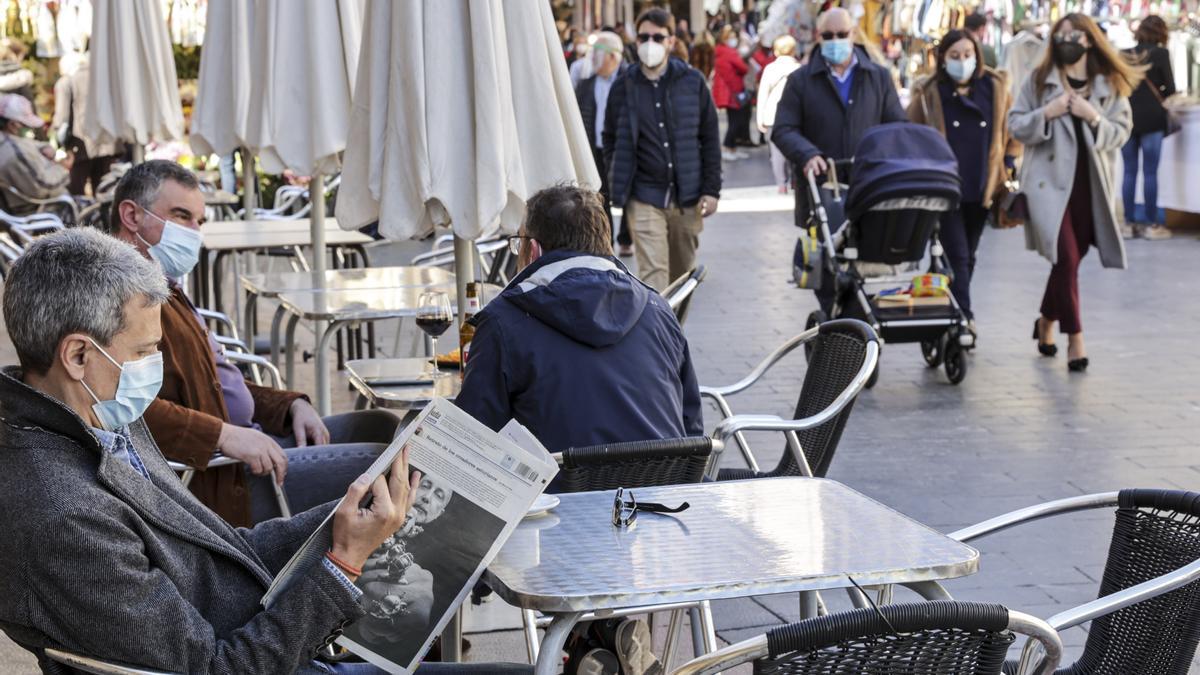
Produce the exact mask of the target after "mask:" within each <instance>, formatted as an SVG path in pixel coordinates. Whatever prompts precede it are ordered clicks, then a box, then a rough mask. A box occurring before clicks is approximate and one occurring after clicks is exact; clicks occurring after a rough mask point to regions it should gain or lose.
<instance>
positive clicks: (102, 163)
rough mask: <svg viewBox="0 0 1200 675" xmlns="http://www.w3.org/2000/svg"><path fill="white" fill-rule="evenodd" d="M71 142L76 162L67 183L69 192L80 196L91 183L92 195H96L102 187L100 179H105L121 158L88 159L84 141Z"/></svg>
mask: <svg viewBox="0 0 1200 675" xmlns="http://www.w3.org/2000/svg"><path fill="white" fill-rule="evenodd" d="M71 141H72V142H71V143H70V145H69V149H70V150H71V151H72V152H74V153H75V162H74V163H73V164H72V165H71V173H70V176H71V177H70V181H69V182H68V183H67V192H69V193H71V194H73V195H75V196H80V195H82V194H84V187H85V186H86V185H87V184H88V183H89V182H90V183H91V184H92V193H93V194H95V192H96V189H97V188H98V187H100V179H101V178H104V174H106V173H108V170H109V169H111V168H112V165H113V163H114V162H116V161H117V160H118V159H120V156H119V155H105V156H103V157H88V154H87V149H86V148H85V147H84V145H83V141H80V140H78V139H71Z"/></svg>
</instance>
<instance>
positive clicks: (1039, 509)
mask: <svg viewBox="0 0 1200 675" xmlns="http://www.w3.org/2000/svg"><path fill="white" fill-rule="evenodd" d="M1117 494H1118V493H1116V492H1100V493H1096V494H1090V495H1083V496H1080V497H1067V498H1066V499H1056V500H1054V501H1052V502H1045V503H1043V504H1037V505H1035V506H1027V507H1025V508H1023V509H1017V510H1016V511H1010V512H1009V513H1006V514H1004V515H1002V516H996V517H995V518H991V519H988V520H985V521H983V522H982V523H977V524H975V525H971V526H970V527H964V528H963V529H961V530H956V531H954V532H951V533H950V534H948V535H946V536H947V537H950V538H951V539H954V540H957V541H961V542H963V543H966V542H969V541H971V540H972V539H978V538H980V537H985V536H987V535H989V534H995V533H997V532H1001V531H1004V530H1007V529H1008V528H1010V527H1015V526H1017V525H1023V524H1025V523H1030V522H1033V521H1035V520H1041V519H1042V518H1049V517H1050V516H1058V515H1062V514H1064V513H1074V512H1076V511H1088V510H1091V509H1100V508H1105V507H1114V506H1116V505H1117Z"/></svg>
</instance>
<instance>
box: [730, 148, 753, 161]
mask: <svg viewBox="0 0 1200 675" xmlns="http://www.w3.org/2000/svg"><path fill="white" fill-rule="evenodd" d="M733 156H734V158H736V159H747V158H748V157H750V153H748V152H746V151H745V150H734V151H733Z"/></svg>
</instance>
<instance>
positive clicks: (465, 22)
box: [337, 0, 600, 312]
mask: <svg viewBox="0 0 1200 675" xmlns="http://www.w3.org/2000/svg"><path fill="white" fill-rule="evenodd" d="M362 54H363V55H362V59H361V61H360V62H359V69H358V83H357V85H356V92H355V98H354V107H353V112H352V115H351V124H350V138H349V141H348V143H347V146H346V154H345V158H344V159H345V162H344V168H343V171H342V179H343V180H342V187H341V191H340V193H339V195H340V196H339V199H338V204H337V216H338V223H339V224H340V225H341V226H342V227H344V228H346V229H354V228H359V227H362V226H363V225H365V224H367V223H370V222H372V221H374V220H378V221H379V231H380V234H382V235H383V236H385V237H387V238H389V239H409V238H413V237H420V236H423V235H425V234H428V233H429V232H430V231H431V230H432V229H433V227H434V225H450V227H451V228H452V230H453V232H454V234H455V251H456V256H457V270H456V271H457V273H458V285H459V298H458V300H459V303H458V306H459V311H460V312H461V311H463V308H464V307H465V302H463V287H464V285H465V283H466V282H467V281H468V280H469V278H470V277H471V276H472V275H473V269H472V266H471V260H470V256H469V255H467V253H469V251H470V248H469V246H465V245H464V243H465V242H466V241H467V240H473V239H476V238H478V237H480V236H481V235H486V234H492V233H494V232H496V231H497V230H499V231H502V232H506V233H513V232H515V231H516V229H517V227H518V226H519V225H520V221H521V218H522V216H523V215H524V207H525V200H526V199H528V198H529V197H530V196H532V195H533V193H535V192H537V191H538V190H540V189H542V188H545V187H548V186H550V185H554V184H556V183H559V182H563V181H574V182H578V183H580V184H582V185H586V186H588V187H591V188H593V189H595V188H598V187H599V185H600V178H599V176H598V174H597V173H596V168H595V164H594V161H593V159H592V154H591V146H590V143H589V141H588V138H587V134H586V132H585V131H584V128H583V121H582V118H581V117H580V114H579V108H578V105H577V104H576V101H575V93H574V91H573V90H572V88H571V80H570V76H569V75H568V73H567V66H566V62H565V60H564V58H563V55H562V50H561V47H560V45H559V43H558V36H557V34H556V32H555V28H554V20H553V16H552V15H551V12H550V5H549V3H546V2H542V1H540V0H517V1H506V2H501V0H411V1H406V2H390V1H388V0H372V1H371V2H370V3H369V4H368V8H367V23H366V26H365V28H364V31H363V52H362Z"/></svg>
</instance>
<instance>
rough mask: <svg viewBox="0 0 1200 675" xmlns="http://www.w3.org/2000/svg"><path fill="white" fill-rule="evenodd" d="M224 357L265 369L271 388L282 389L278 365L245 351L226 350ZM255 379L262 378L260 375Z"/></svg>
mask: <svg viewBox="0 0 1200 675" xmlns="http://www.w3.org/2000/svg"><path fill="white" fill-rule="evenodd" d="M225 358H226V360H228V361H229V362H230V363H247V364H250V365H251V366H257V367H258V368H263V369H265V370H266V371H267V373H269V374H270V376H271V388H272V389H283V376H282V375H280V374H279V367H278V366H276V365H275V364H274V363H271V362H270V360H268V359H265V358H263V357H261V356H259V355H257V354H250V353H247V352H226V353H225ZM257 379H259V380H260V381H261V379H262V378H261V376H260V377H259V378H257Z"/></svg>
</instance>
